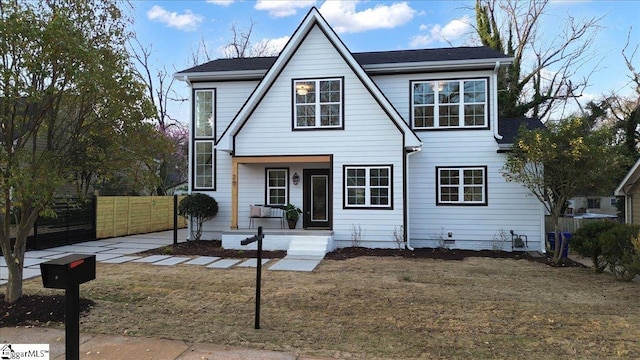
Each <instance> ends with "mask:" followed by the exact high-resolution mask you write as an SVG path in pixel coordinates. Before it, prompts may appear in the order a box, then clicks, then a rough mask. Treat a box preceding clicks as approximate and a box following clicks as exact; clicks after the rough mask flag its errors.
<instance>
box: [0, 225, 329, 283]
mask: <svg viewBox="0 0 640 360" xmlns="http://www.w3.org/2000/svg"><path fill="white" fill-rule="evenodd" d="M187 236H188V230H187V229H180V230H178V241H179V242H184V241H185V239H186V238H187ZM171 244H173V230H169V231H162V232H156V233H149V234H140V235H130V236H122V237H117V238H110V239H102V240H95V241H87V242H82V243H78V244H73V245H64V246H59V247H55V248H51V249H46V250H33V251H27V253H26V254H25V259H24V279H25V280H26V279H30V278H34V277H38V276H40V263H43V262H45V261H49V260H52V259H57V258H60V257H63V256H66V255H70V254H89V255H96V261H97V262H102V263H108V264H122V263H125V262H142V263H149V264H152V265H157V266H176V265H179V264H185V265H186V264H189V265H200V266H205V267H207V268H209V269H230V268H234V267H255V266H256V264H257V261H256V260H257V259H248V260H245V261H242V260H240V259H221V258H218V257H209V256H201V257H196V258H193V257H187V256H170V255H153V256H146V257H142V256H137V255H134V254H136V253H139V252H142V251H146V250H151V249H156V248H160V247H163V246H167V245H171ZM320 261H322V258H309V259H296V261H293V262H291V261H289V259H287V260H285V259H282V260H278V261H273V262H271V261H269V260H268V259H263V261H262V263H263V265H264V266H266V267H267V268H268V269H271V267H273V270H285V271H313V270H314V269H315V268H316V267H317V266H318V265H319V264H320ZM275 265H277V266H275ZM8 276H9V271H8V269H7V265H6V263H5V260H4V257H2V256H0V285H4V284H6V283H7V278H8Z"/></svg>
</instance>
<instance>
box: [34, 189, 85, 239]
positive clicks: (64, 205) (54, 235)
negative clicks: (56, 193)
mask: <svg viewBox="0 0 640 360" xmlns="http://www.w3.org/2000/svg"><path fill="white" fill-rule="evenodd" d="M51 208H52V210H53V211H54V212H55V214H56V216H54V217H46V216H41V217H39V218H38V220H36V223H35V224H34V226H33V229H32V231H31V233H30V234H29V236H28V237H27V250H41V249H48V248H52V247H56V246H60V245H68V244H75V243H79V242H83V241H88V240H95V239H96V199H95V198H94V197H92V198H88V199H86V200H80V199H56V200H55V201H54V203H53V205H52V206H51Z"/></svg>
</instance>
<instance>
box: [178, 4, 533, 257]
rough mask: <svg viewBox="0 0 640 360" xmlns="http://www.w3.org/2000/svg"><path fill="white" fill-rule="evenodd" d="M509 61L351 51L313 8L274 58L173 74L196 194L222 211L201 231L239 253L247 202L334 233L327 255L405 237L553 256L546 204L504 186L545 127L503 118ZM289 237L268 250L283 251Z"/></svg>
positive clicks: (471, 52)
mask: <svg viewBox="0 0 640 360" xmlns="http://www.w3.org/2000/svg"><path fill="white" fill-rule="evenodd" d="M511 61H512V58H509V57H507V56H505V55H503V54H501V53H499V52H496V51H494V50H492V49H490V48H486V47H461V48H445V49H422V50H405V51H381V52H365V53H351V52H350V51H349V50H348V49H347V47H346V46H345V44H344V43H343V42H342V41H341V40H340V38H339V37H338V36H337V35H336V33H335V32H334V31H333V29H332V28H331V27H330V26H329V25H328V24H327V23H326V21H325V20H324V19H323V18H322V16H321V15H320V14H319V12H318V10H317V9H315V8H312V9H311V10H310V12H309V13H308V14H307V16H306V17H305V18H304V20H303V21H302V23H301V24H300V26H299V27H298V28H297V29H296V31H295V33H294V34H293V35H292V37H291V39H290V40H289V42H288V43H287V45H286V46H285V48H284V49H283V50H282V52H281V53H280V55H279V56H277V57H259V58H239V59H218V60H214V61H211V62H208V63H206V64H202V65H199V66H196V67H193V68H190V69H187V70H184V71H181V72H179V73H177V74H176V75H175V76H176V78H178V79H180V80H183V81H186V82H187V83H188V84H189V85H190V86H191V88H192V128H191V130H192V131H191V142H190V154H189V159H190V180H189V183H190V191H193V192H203V193H207V194H209V195H211V196H213V197H215V199H216V200H217V201H218V203H219V206H220V212H219V213H218V216H217V217H216V218H215V219H214V220H213V221H212V222H210V223H209V224H207V227H206V229H205V232H207V233H208V234H209V237H218V236H222V241H223V246H225V247H237V246H239V240H238V239H240V238H242V237H247V235H246V234H249V232H248V231H244V232H242V231H239V230H236V229H247V228H248V225H249V205H250V204H265V203H266V204H271V205H283V204H287V203H292V204H295V205H296V206H299V207H301V208H302V210H303V214H302V216H301V220H302V221H299V222H298V225H297V227H298V229H305V230H306V232H305V231H296V232H293V234H299V235H300V236H304V234H309V235H312V234H314V231H315V230H321V229H327V230H330V231H328V232H325V233H322V234H323V235H326V234H327V233H328V234H329V237H330V241H329V244H328V250H331V249H332V248H336V247H345V246H352V245H354V244H355V243H356V241H357V240H361V241H360V245H361V246H367V247H387V248H391V247H396V246H398V245H397V243H396V242H395V238H396V237H397V235H398V234H400V236H401V237H406V239H408V245H409V246H410V247H437V246H447V247H450V248H463V249H491V248H494V247H495V244H496V240H499V236H498V235H499V234H500V233H502V234H505V233H506V234H509V232H510V230H513V231H514V232H515V233H516V234H521V235H526V237H527V239H528V243H527V244H528V246H527V247H526V248H519V249H517V250H538V251H544V209H543V207H542V205H541V204H540V203H539V202H538V200H536V198H535V197H533V196H531V194H530V193H529V192H528V191H527V190H526V189H524V188H523V187H522V186H521V185H520V184H518V183H509V182H506V181H505V179H504V178H503V176H502V175H501V169H502V167H503V164H504V161H505V154H504V151H506V150H507V149H508V148H509V146H510V143H511V142H512V140H513V138H514V136H515V135H516V134H517V130H518V128H519V126H520V125H521V124H522V125H525V126H529V127H542V126H543V125H542V124H541V123H540V121H538V120H531V119H502V120H500V121H499V120H498V117H497V113H498V112H497V109H498V103H497V96H496V94H497V76H496V74H497V71H498V70H499V69H500V68H501V67H502V66H506V65H508V64H510V63H511ZM293 179H299V182H298V181H294V180H293ZM262 224H264V225H265V227H270V228H278V229H279V224H278V222H277V221H274V222H269V221H267V220H266V219H265V220H264V222H263V223H262ZM403 229H406V231H403ZM252 232H253V233H254V234H255V230H252ZM273 233H275V231H273ZM394 233H395V235H394ZM283 234H285V235H286V234H287V232H286V231H282V232H280V233H279V235H278V236H275V235H274V236H272V240H267V238H265V246H269V245H268V244H272V245H271V246H274V247H276V245H273V244H274V243H276V242H277V243H278V245H277V247H280V248H284V249H286V248H287V246H288V243H287V241H284V242H281V241H280V239H282V238H286V239H292V240H295V239H293V237H287V236H285V235H283ZM267 236H269V234H268V235H267ZM360 238H361V239H360ZM509 240H511V238H510V235H509ZM279 241H280V242H279ZM504 249H505V250H511V243H510V242H509V244H508V245H505V246H504Z"/></svg>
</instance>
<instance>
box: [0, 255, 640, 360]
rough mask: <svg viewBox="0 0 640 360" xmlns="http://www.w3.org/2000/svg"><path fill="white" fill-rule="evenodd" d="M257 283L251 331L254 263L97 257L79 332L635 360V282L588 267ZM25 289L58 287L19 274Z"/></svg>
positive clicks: (414, 271)
mask: <svg viewBox="0 0 640 360" xmlns="http://www.w3.org/2000/svg"><path fill="white" fill-rule="evenodd" d="M273 263H274V261H272V262H271V263H269V264H267V265H266V268H268V267H269V266H270V265H271V264H273ZM262 281H263V283H262V284H263V285H262V313H261V329H260V330H254V329H253V320H254V319H253V316H254V313H253V310H254V292H255V269H243V268H235V269H230V270H214V269H207V268H205V267H202V266H192V265H178V266H171V267H163V266H162V267H161V266H153V265H151V264H143V263H127V264H103V263H99V264H98V268H97V278H96V280H94V281H91V282H88V283H86V284H83V285H82V286H81V290H80V292H81V297H83V298H86V299H90V300H91V301H93V302H94V303H95V304H94V305H93V306H92V308H91V311H89V312H88V313H87V314H85V315H84V316H83V317H82V318H81V323H82V324H81V331H83V332H92V333H107V334H124V335H131V336H151V337H159V338H169V339H180V340H185V341H189V342H211V343H216V344H227V345H235V346H243V347H250V348H261V349H270V350H281V351H288V352H294V353H299V354H305V355H311V356H325V357H335V358H346V359H381V358H385V359H388V358H396V359H414V358H430V359H470V358H476V359H477V358H522V359H557V358H611V357H625V358H638V357H640V340H638V339H640V304H639V303H638V301H637V299H638V296H639V295H640V288H639V287H638V286H639V285H638V284H637V283H620V282H617V281H615V280H614V278H613V276H612V275H610V274H600V275H596V274H593V273H592V271H591V269H586V268H578V267H570V268H558V267H551V266H548V265H546V264H544V263H540V262H536V261H529V260H528V259H520V260H517V259H505V258H502V259H501V258H488V257H467V258H465V259H464V260H460V261H445V260H440V259H430V258H406V257H402V256H360V257H352V258H348V259H345V260H339V261H337V260H324V261H322V263H321V264H320V266H319V267H318V268H317V269H316V270H315V271H313V272H311V273H302V272H281V271H263V280H262ZM0 290H3V287H2V288H0ZM25 293H26V294H28V295H37V296H50V295H60V294H61V291H56V290H50V289H43V288H42V283H41V281H40V280H39V279H33V280H28V281H26V282H25ZM50 326H56V327H61V325H60V324H55V323H50Z"/></svg>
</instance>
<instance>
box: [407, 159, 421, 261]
mask: <svg viewBox="0 0 640 360" xmlns="http://www.w3.org/2000/svg"><path fill="white" fill-rule="evenodd" d="M421 150H422V149H420V148H418V149H415V150H413V151H410V152H408V153H407V161H406V163H407V173H406V174H407V178H406V179H405V182H406V183H407V191H409V179H410V178H411V175H409V172H410V167H409V156H410V155H413V154H417V153H419V152H420V151H421ZM404 196H407V194H404ZM409 207H410V206H409V198H407V208H406V209H405V211H406V213H407V228H406V229H404V234H405V236H406V237H407V241H406V242H405V247H406V248H407V249H408V250H409V251H413V250H414V248H412V247H411V236H409V228H410V226H409V218H410V216H409Z"/></svg>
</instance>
